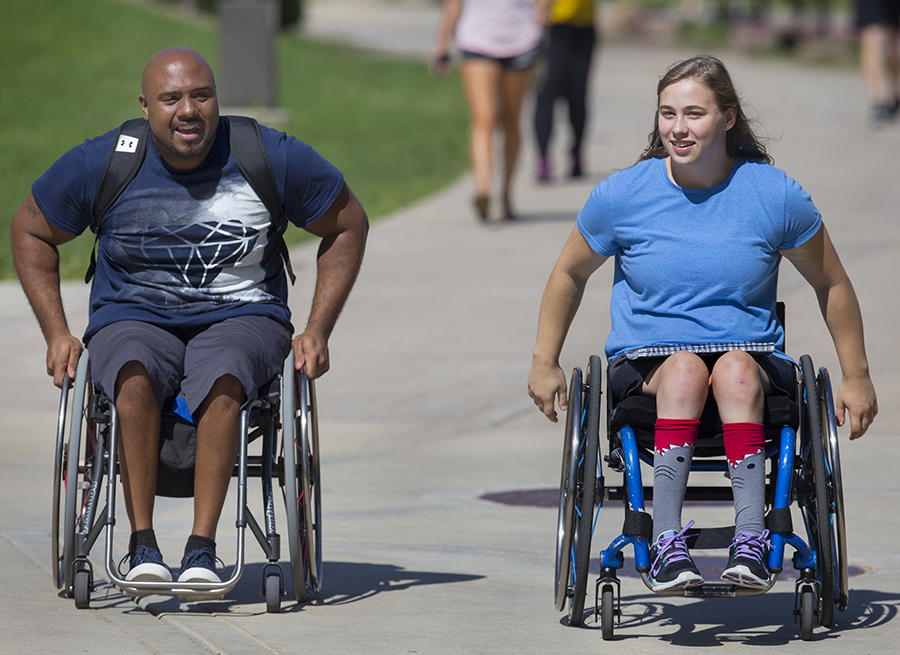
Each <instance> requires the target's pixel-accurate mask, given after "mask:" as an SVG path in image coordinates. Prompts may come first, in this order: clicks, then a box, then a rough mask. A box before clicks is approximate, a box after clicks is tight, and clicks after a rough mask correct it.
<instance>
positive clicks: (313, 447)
mask: <svg viewBox="0 0 900 655" xmlns="http://www.w3.org/2000/svg"><path fill="white" fill-rule="evenodd" d="M288 360H290V361H289V362H286V363H285V371H284V378H283V384H284V390H283V391H284V393H283V394H282V397H283V407H284V417H283V424H284V443H283V445H284V489H285V505H286V508H285V509H286V513H287V524H288V545H289V548H290V556H291V572H292V578H293V582H294V597H295V598H296V599H297V601H298V602H304V601H306V600H308V599H309V594H310V593H317V592H318V591H319V589H320V587H321V583H322V501H321V496H320V477H319V429H318V419H317V411H316V394H315V386H314V385H313V383H312V381H310V380H308V379H307V377H306V372H305V371H301V372H300V373H296V372H295V371H294V370H293V360H292V358H290V357H289V358H288ZM287 380H289V381H292V382H293V384H288V383H286V382H284V381H287ZM289 387H293V389H290V388H289Z"/></svg>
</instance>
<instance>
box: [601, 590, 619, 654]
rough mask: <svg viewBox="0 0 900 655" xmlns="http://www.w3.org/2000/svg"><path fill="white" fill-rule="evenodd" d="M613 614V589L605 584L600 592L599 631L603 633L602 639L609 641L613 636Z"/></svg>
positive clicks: (614, 597) (614, 608)
mask: <svg viewBox="0 0 900 655" xmlns="http://www.w3.org/2000/svg"><path fill="white" fill-rule="evenodd" d="M615 616H616V596H615V590H614V589H613V587H612V585H606V586H605V587H603V591H601V592H600V632H601V634H602V635H603V641H610V640H611V639H612V638H613V630H614V628H613V624H614V623H615Z"/></svg>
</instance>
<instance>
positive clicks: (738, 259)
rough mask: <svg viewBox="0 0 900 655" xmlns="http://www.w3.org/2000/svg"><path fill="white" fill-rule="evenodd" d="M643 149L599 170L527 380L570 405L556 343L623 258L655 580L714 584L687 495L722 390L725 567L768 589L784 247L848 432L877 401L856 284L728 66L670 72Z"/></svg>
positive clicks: (618, 327) (552, 286)
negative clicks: (767, 506) (771, 411)
mask: <svg viewBox="0 0 900 655" xmlns="http://www.w3.org/2000/svg"><path fill="white" fill-rule="evenodd" d="M657 98H658V112H657V115H656V120H655V123H654V126H653V131H652V132H651V133H650V137H649V145H648V146H647V148H646V149H645V150H644V152H643V154H642V155H641V157H640V158H639V160H638V162H637V163H635V164H634V165H633V166H631V167H630V168H627V169H624V170H621V171H618V172H616V173H614V174H613V175H611V176H610V177H609V178H607V179H606V180H603V181H602V182H600V183H599V184H598V185H597V187H596V188H595V189H594V190H593V191H592V193H591V195H590V198H589V199H588V201H587V202H586V204H585V205H584V208H583V209H582V210H581V212H580V213H579V215H578V219H577V223H576V225H575V227H574V229H573V230H572V233H571V235H570V236H569V238H568V241H567V242H566V244H565V246H564V248H563V251H562V253H561V255H560V257H559V260H558V261H557V263H556V266H555V267H554V269H553V272H552V274H551V276H550V280H549V282H548V283H547V287H546V290H545V291H544V295H543V300H542V302H541V310H540V319H539V325H538V334H537V340H536V344H535V348H534V355H533V360H532V364H531V370H530V372H529V378H528V389H529V393H530V395H531V397H532V398H533V399H534V402H535V404H536V405H537V406H538V408H539V409H540V410H541V411H542V412H543V413H544V414H546V416H547V417H548V418H549V419H550V420H551V421H554V422H555V421H556V420H557V419H556V411H555V401H558V404H559V408H560V409H561V410H564V411H565V410H566V409H567V407H566V404H567V401H566V379H565V375H564V373H563V371H562V370H561V368H560V366H559V355H560V352H561V350H562V346H563V342H564V340H565V337H566V334H567V332H568V328H569V325H570V324H571V322H572V320H573V319H574V316H575V313H576V312H577V309H578V306H579V304H580V302H581V299H582V296H583V293H584V289H585V285H586V283H587V280H588V278H589V277H590V275H591V274H592V273H593V272H594V271H595V270H596V269H597V268H598V267H599V266H600V265H601V264H603V262H604V261H606V259H607V258H609V257H613V258H614V262H615V263H614V266H615V271H614V281H613V289H612V298H611V307H610V315H611V325H612V329H611V332H610V335H609V338H608V340H607V343H606V349H605V350H606V356H607V359H608V362H609V370H608V379H609V393H610V394H611V398H612V402H613V403H616V402H619V401H621V400H622V399H623V398H625V397H627V396H629V395H633V394H645V395H649V396H654V397H655V398H656V403H657V417H658V418H657V422H656V426H655V456H654V468H653V485H654V495H653V498H654V512H653V539H654V543H653V546H652V548H651V553H650V561H651V571H650V576H649V577H650V584H651V586H652V587H653V589H654V590H657V591H666V590H676V589H684V588H687V587H692V586H695V585H700V584H703V582H704V580H703V577H702V576H701V574H700V572H699V570H698V569H697V567H696V566H695V564H694V562H693V561H692V559H691V555H690V553H689V551H688V548H687V546H686V543H685V537H686V536H687V532H688V530H689V529H690V527H691V525H692V522H690V523H688V524H687V525H686V526H683V525H682V520H681V509H682V504H683V502H684V494H685V488H686V486H687V479H688V474H689V472H690V466H691V458H692V455H693V447H694V444H695V442H696V439H697V434H698V429H699V425H700V421H699V419H700V415H701V412H702V410H703V407H704V405H705V404H706V401H707V398H708V397H709V396H712V398H713V399H714V400H715V402H716V405H717V407H718V412H719V417H720V419H721V421H722V423H723V433H724V441H725V444H724V446H725V451H726V457H727V460H728V464H729V469H730V478H731V485H732V490H733V495H734V500H735V526H736V527H735V534H734V539H733V541H732V544H731V549H730V552H729V555H730V556H729V559H728V563H727V565H726V568H725V570H724V572H723V573H722V575H721V577H722V579H723V580H724V581H725V582H727V583H730V584H733V585H737V586H741V587H753V588H762V589H765V588H768V587H769V585H770V584H771V583H770V578H769V574H768V570H767V568H766V566H765V561H766V560H765V558H766V555H767V553H768V550H769V541H768V532H767V531H766V529H765V522H764V517H763V511H764V488H765V454H764V450H765V449H764V434H763V426H762V420H763V402H764V398H765V396H767V395H771V394H787V395H791V394H792V390H793V389H794V387H795V382H794V380H795V372H794V366H795V364H794V363H793V361H792V360H791V359H790V358H789V357H788V356H787V355H786V354H785V353H784V351H783V348H784V333H783V330H782V326H781V325H780V324H779V322H778V320H777V318H776V315H775V306H776V290H777V276H778V268H779V264H780V262H781V258H782V256H784V257H787V259H788V260H790V262H791V263H792V264H793V265H794V266H795V267H796V268H797V269H798V271H799V272H800V273H801V274H802V275H803V277H804V278H805V279H806V280H807V281H808V282H809V284H810V285H811V286H812V287H813V289H814V290H815V292H816V295H817V297H818V300H819V305H820V308H821V311H822V314H823V316H824V319H825V322H826V324H827V327H828V329H829V331H830V333H831V336H832V339H833V341H834V346H835V348H836V350H837V354H838V358H839V361H840V365H841V370H842V375H843V378H842V382H841V385H840V388H839V390H838V393H837V396H836V401H835V403H836V411H837V419H838V424H840V425H843V424H844V423H845V422H849V424H850V430H851V434H850V438H851V439H856V438H858V437H860V436H862V435H863V433H865V431H866V429H867V428H868V427H869V425H870V423H871V421H872V419H873V418H874V416H875V414H876V412H877V403H876V397H875V391H874V388H873V386H872V382H871V380H870V377H869V370H868V363H867V359H866V353H865V345H864V340H863V327H862V319H861V316H860V310H859V305H858V302H857V299H856V295H855V292H854V290H853V287H852V285H851V283H850V280H849V278H848V277H847V274H846V272H845V271H844V268H843V266H842V265H841V262H840V259H839V258H838V255H837V253H836V251H835V249H834V247H833V245H832V243H831V240H830V238H829V236H828V232H827V231H826V229H825V227H824V225H823V224H822V219H821V216H820V214H819V211H818V210H817V209H816V207H815V205H814V204H813V202H812V199H811V197H810V196H809V194H807V193H806V192H804V191H803V189H802V188H801V187H800V185H799V184H797V182H795V181H794V180H793V179H791V178H790V177H787V176H786V175H785V173H784V172H783V171H781V170H780V169H778V168H775V167H774V166H773V165H772V158H771V157H770V156H769V155H768V154H767V152H766V149H765V146H764V145H763V143H762V142H761V141H760V139H758V138H757V136H756V135H755V134H754V132H753V129H752V126H751V124H750V122H749V121H748V119H747V118H746V116H745V115H744V112H743V111H742V109H741V102H740V99H739V97H738V94H737V92H736V90H735V87H734V85H733V83H732V81H731V78H730V76H729V74H728V72H727V70H726V69H725V66H724V65H723V64H722V62H720V61H719V60H717V59H714V58H712V57H696V58H693V59H689V60H687V61H684V62H681V63H678V64H675V65H673V66H672V67H670V68H669V70H668V71H667V72H666V74H665V75H664V76H663V77H662V78H661V80H660V81H659V84H658V87H657Z"/></svg>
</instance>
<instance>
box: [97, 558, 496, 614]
mask: <svg viewBox="0 0 900 655" xmlns="http://www.w3.org/2000/svg"><path fill="white" fill-rule="evenodd" d="M263 566H264V564H263V563H259V562H258V563H249V564H246V565H245V566H244V573H243V575H241V579H240V580H238V583H237V584H236V585H235V587H234V589H232V590H231V592H230V593H229V594H228V595H227V596H226V597H225V598H224V599H222V600H217V601H206V602H194V603H182V602H181V601H180V600H179V599H178V598H176V597H173V596H168V597H167V596H148V597H145V598H143V599H140V600H139V601H138V602H137V603H135V601H134V600H132V599H131V598H128V597H127V596H125V594H123V593H122V592H121V591H120V590H119V589H118V588H117V587H115V586H114V585H112V584H111V583H109V582H107V581H105V580H102V581H98V583H97V584H96V586H95V588H94V592H93V594H91V609H113V608H118V609H121V610H124V611H139V610H141V609H143V610H145V611H147V612H149V613H151V614H153V615H154V616H161V615H163V614H182V613H198V614H209V613H217V614H235V613H240V614H246V613H248V612H247V609H246V608H245V606H247V605H250V606H253V609H254V610H255V609H258V613H260V614H264V613H265V612H266V601H265V598H264V597H263V595H262V585H263V580H262V575H263ZM283 567H284V587H285V592H286V595H285V596H284V598H283V599H282V605H281V611H282V613H294V612H299V611H301V610H303V608H304V607H306V606H307V605H345V604H347V603H353V602H357V601H360V600H365V599H367V598H371V597H373V596H375V595H377V594H380V593H384V592H388V591H405V590H407V589H410V588H412V587H419V586H423V585H438V584H453V583H458V582H471V581H474V580H480V579H482V578H483V577H484V576H481V575H469V574H462V573H436V572H430V571H408V570H406V569H404V568H403V567H401V566H395V565H393V564H365V563H358V562H325V563H324V566H323V569H324V571H323V573H324V575H323V581H324V585H323V588H322V591H320V592H319V593H318V594H314V595H313V596H312V597H311V599H310V600H309V601H307V602H306V603H297V602H296V601H295V600H294V585H293V582H292V579H291V565H290V563H288V562H283ZM230 573H231V567H228V568H226V570H225V571H224V573H223V576H224V577H227V576H228V575H230ZM129 606H133V607H129ZM249 613H250V614H256V613H257V612H256V611H253V610H251V611H250V612H249Z"/></svg>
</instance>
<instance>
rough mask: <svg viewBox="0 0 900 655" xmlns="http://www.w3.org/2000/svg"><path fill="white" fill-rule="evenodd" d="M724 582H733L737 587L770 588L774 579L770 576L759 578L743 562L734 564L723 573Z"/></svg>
mask: <svg viewBox="0 0 900 655" xmlns="http://www.w3.org/2000/svg"><path fill="white" fill-rule="evenodd" d="M721 580H722V582H727V583H728V584H733V585H735V586H737V587H745V588H747V589H770V588H771V587H772V580H771V579H770V578H758V577H757V576H755V575H753V573H751V572H750V569H749V568H748V567H747V566H744V565H743V564H738V565H737V566H733V567H731V568H730V569H728V570H727V571H725V572H724V573H723V574H722V577H721Z"/></svg>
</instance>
